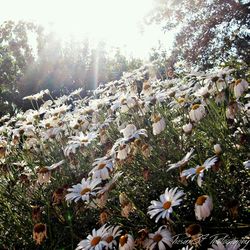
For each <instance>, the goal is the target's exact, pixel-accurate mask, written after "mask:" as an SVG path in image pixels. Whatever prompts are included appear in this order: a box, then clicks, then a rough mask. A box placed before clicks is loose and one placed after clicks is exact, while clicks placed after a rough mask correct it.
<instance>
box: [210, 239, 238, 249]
mask: <svg viewBox="0 0 250 250" xmlns="http://www.w3.org/2000/svg"><path fill="white" fill-rule="evenodd" d="M238 249H240V244H239V242H238V241H237V240H232V241H229V242H228V243H227V244H226V246H224V245H223V243H222V242H221V241H220V240H216V241H215V243H214V244H213V245H212V248H208V250H238Z"/></svg>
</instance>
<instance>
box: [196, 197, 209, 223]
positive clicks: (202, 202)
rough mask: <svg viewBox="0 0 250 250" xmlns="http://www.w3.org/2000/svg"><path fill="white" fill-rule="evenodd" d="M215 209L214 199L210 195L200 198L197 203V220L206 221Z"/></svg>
mask: <svg viewBox="0 0 250 250" xmlns="http://www.w3.org/2000/svg"><path fill="white" fill-rule="evenodd" d="M212 209H213V202H212V198H211V197H209V196H208V195H202V196H199V197H198V198H197V200H196V202H195V209H194V210H195V216H196V218H197V220H205V219H206V218H207V217H209V216H210V214H211V211H212Z"/></svg>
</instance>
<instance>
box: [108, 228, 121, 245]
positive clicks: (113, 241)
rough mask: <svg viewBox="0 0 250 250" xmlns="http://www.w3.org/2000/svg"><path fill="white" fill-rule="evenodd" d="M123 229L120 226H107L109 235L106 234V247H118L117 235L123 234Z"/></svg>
mask: <svg viewBox="0 0 250 250" xmlns="http://www.w3.org/2000/svg"><path fill="white" fill-rule="evenodd" d="M121 232H122V230H120V227H119V226H111V227H108V228H107V235H106V236H105V241H106V242H107V246H106V247H107V248H106V249H116V247H117V237H119V236H120V235H121Z"/></svg>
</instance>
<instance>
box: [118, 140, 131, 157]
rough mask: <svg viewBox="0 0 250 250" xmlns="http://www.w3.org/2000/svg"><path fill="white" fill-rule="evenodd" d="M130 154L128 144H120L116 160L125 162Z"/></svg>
mask: <svg viewBox="0 0 250 250" xmlns="http://www.w3.org/2000/svg"><path fill="white" fill-rule="evenodd" d="M129 152H130V147H129V145H128V144H122V145H120V146H119V148H118V151H117V158H118V159H119V160H125V159H126V158H127V156H128V154H129Z"/></svg>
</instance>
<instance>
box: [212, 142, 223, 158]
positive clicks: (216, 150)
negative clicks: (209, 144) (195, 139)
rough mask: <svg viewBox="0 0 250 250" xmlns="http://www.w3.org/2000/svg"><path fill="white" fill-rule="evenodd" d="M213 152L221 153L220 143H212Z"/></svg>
mask: <svg viewBox="0 0 250 250" xmlns="http://www.w3.org/2000/svg"><path fill="white" fill-rule="evenodd" d="M214 152H215V154H216V155H219V154H221V152H222V149H221V146H220V144H215V145H214Z"/></svg>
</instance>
